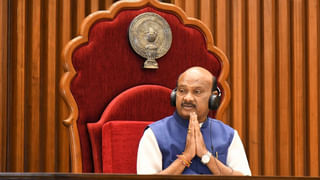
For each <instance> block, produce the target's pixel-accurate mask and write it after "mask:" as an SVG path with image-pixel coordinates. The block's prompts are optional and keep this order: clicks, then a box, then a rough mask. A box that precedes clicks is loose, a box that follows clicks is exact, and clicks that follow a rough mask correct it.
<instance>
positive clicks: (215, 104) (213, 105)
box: [209, 87, 221, 110]
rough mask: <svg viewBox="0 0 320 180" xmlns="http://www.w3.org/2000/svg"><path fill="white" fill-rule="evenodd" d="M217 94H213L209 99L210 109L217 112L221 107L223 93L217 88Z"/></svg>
mask: <svg viewBox="0 0 320 180" xmlns="http://www.w3.org/2000/svg"><path fill="white" fill-rule="evenodd" d="M216 91H217V94H212V95H211V96H210V98H209V109H211V110H217V109H218V108H219V105H220V98H221V92H220V89H219V88H218V87H217V88H216Z"/></svg>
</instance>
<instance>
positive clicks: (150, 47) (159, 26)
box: [129, 12, 172, 69]
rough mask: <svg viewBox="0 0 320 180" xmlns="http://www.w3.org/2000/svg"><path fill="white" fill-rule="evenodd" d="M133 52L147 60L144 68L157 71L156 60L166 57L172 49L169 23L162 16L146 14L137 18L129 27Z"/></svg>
mask: <svg viewBox="0 0 320 180" xmlns="http://www.w3.org/2000/svg"><path fill="white" fill-rule="evenodd" d="M129 40H130V44H131V46H132V48H133V50H134V51H135V52H136V53H137V54H139V55H140V56H142V57H144V58H147V60H146V61H145V62H144V68H150V69H157V68H158V63H157V61H156V60H155V59H157V58H160V57H162V56H164V55H165V54H166V53H167V52H168V50H169V49H170V47H171V42H172V33H171V29H170V26H169V24H168V23H167V21H166V20H165V19H164V18H163V17H161V16H160V15H158V14H156V13H152V12H146V13H143V14H140V15H138V16H137V17H135V18H134V19H133V20H132V22H131V24H130V27H129Z"/></svg>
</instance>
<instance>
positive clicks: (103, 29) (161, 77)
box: [70, 6, 221, 172]
mask: <svg viewBox="0 0 320 180" xmlns="http://www.w3.org/2000/svg"><path fill="white" fill-rule="evenodd" d="M144 12H154V13H157V14H159V15H160V16H162V17H163V18H165V19H166V20H167V22H168V24H169V25H170V27H171V31H172V45H171V48H170V50H169V51H168V53H167V54H166V55H165V56H163V57H161V58H160V59H158V63H159V69H157V70H146V69H142V65H143V58H141V57H140V56H139V55H137V54H136V53H135V52H134V51H133V50H132V48H131V47H130V44H129V41H128V27H129V25H130V22H131V21H132V20H133V18H134V17H136V16H137V15H139V14H141V13H144ZM72 63H73V66H74V69H75V71H76V72H77V74H76V76H75V77H74V79H73V80H72V82H71V85H70V89H71V92H72V94H73V97H74V99H75V101H76V103H77V105H78V110H79V117H78V120H77V125H78V131H79V135H80V144H81V153H82V162H83V163H82V168H83V172H93V156H92V149H91V142H90V138H89V134H88V129H87V123H93V122H97V121H98V120H99V119H100V117H101V115H102V112H103V111H104V109H105V108H106V107H107V105H108V104H109V103H110V102H111V101H112V99H114V98H115V97H116V96H117V95H119V94H120V93H121V92H123V91H125V90H126V89H129V88H131V87H135V86H138V85H143V84H157V85H161V86H163V87H167V88H169V89H173V88H174V87H175V85H176V79H177V77H178V75H179V74H180V73H181V72H183V71H184V70H186V69H187V68H189V67H191V66H202V67H204V68H206V69H208V70H209V71H211V72H212V73H213V74H214V75H215V76H217V77H218V76H219V75H220V71H221V64H220V61H219V60H218V59H217V57H216V56H215V55H213V54H212V53H211V52H209V51H208V50H207V47H206V40H205V37H204V36H203V34H202V32H201V31H200V30H199V29H197V28H195V27H192V26H186V25H184V24H183V23H182V22H181V21H180V19H179V18H178V17H177V16H176V15H175V14H174V13H170V12H166V11H164V10H158V9H156V8H153V7H151V6H146V7H144V8H142V9H125V10H121V11H120V12H119V13H118V14H117V15H116V16H115V18H114V19H111V20H110V19H102V20H99V21H97V22H96V23H95V24H94V25H93V26H92V27H91V29H90V31H89V36H88V42H87V43H85V44H82V45H81V46H80V47H78V48H77V49H76V50H75V51H74V52H73V55H72ZM141 110H142V111H143V109H141ZM149 115H150V114H147V112H146V114H145V116H149ZM125 120H127V119H125Z"/></svg>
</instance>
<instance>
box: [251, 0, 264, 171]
mask: <svg viewBox="0 0 320 180" xmlns="http://www.w3.org/2000/svg"><path fill="white" fill-rule="evenodd" d="M247 12H248V15H247V17H248V34H249V35H248V48H247V51H248V76H249V77H250V81H248V121H249V122H248V131H249V132H248V134H249V136H248V142H247V145H248V154H250V157H249V164H250V165H251V172H252V174H253V175H258V174H260V173H261V164H260V162H261V158H260V154H259V152H260V146H261V144H262V143H261V141H260V136H261V135H260V131H259V119H260V116H259V112H260V109H259V97H260V92H259V88H260V87H259V86H260V85H259V79H260V77H261V75H260V72H259V67H260V64H259V61H257V59H259V58H260V53H259V51H260V49H259V37H260V36H259V35H260V34H258V33H259V30H258V29H259V24H258V23H257V22H258V18H259V3H258V1H256V0H250V1H248V3H247Z"/></svg>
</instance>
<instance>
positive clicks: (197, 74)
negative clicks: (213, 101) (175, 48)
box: [177, 66, 216, 90]
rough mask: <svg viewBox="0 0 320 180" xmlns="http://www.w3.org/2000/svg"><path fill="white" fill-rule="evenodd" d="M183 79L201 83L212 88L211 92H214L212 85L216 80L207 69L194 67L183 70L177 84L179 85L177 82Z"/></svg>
mask: <svg viewBox="0 0 320 180" xmlns="http://www.w3.org/2000/svg"><path fill="white" fill-rule="evenodd" d="M185 78H187V79H190V80H194V81H197V82H199V81H203V82H204V83H206V84H208V85H210V87H212V90H214V88H213V87H214V85H213V83H215V81H216V78H215V76H213V75H212V73H211V72H210V71H208V70H207V69H205V68H203V67H199V66H194V67H191V68H189V69H187V70H185V71H184V72H183V73H182V74H180V76H179V77H178V81H177V83H178V84H179V81H180V80H181V79H185ZM178 84H177V85H178Z"/></svg>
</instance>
